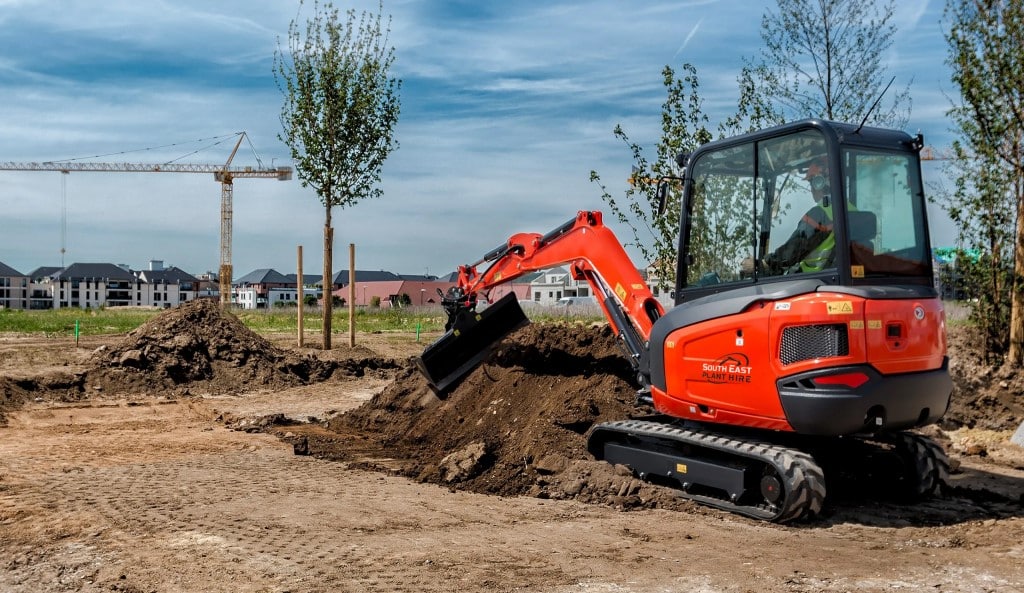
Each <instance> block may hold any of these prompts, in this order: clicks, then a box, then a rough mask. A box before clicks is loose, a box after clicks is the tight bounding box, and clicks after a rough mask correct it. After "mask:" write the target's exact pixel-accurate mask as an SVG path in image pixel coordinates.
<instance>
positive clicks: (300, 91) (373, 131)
mask: <svg viewBox="0 0 1024 593" xmlns="http://www.w3.org/2000/svg"><path fill="white" fill-rule="evenodd" d="M382 13H383V5H380V6H379V10H378V12H377V14H370V13H366V12H364V13H362V14H361V15H357V14H356V12H355V11H354V10H349V11H347V12H346V13H345V18H342V15H341V13H340V12H339V11H338V10H337V9H336V8H334V7H333V6H332V5H331V4H330V3H329V2H328V3H324V4H320V3H319V2H318V1H314V3H313V15H312V16H311V17H310V19H309V20H308V21H306V22H305V24H304V25H303V24H302V23H300V22H299V21H298V19H296V20H293V21H292V22H291V23H290V25H289V27H288V38H287V45H286V47H281V44H280V42H279V43H278V48H277V51H276V52H275V54H274V78H275V80H276V81H277V84H278V88H279V89H280V90H281V93H282V94H283V95H284V103H283V106H282V108H281V125H282V129H283V131H282V133H281V134H280V135H279V137H280V139H281V140H282V141H283V142H284V143H285V144H287V145H288V148H289V149H290V151H291V157H292V160H293V161H294V163H295V169H296V171H297V174H298V177H299V179H300V180H301V182H302V185H303V187H312V188H313V189H314V190H315V191H316V193H317V195H318V196H319V198H320V201H321V203H322V204H323V205H324V207H325V214H324V275H323V277H324V278H325V279H329V278H332V277H333V271H332V267H333V266H332V257H331V256H332V252H333V245H334V235H333V228H332V226H331V209H332V208H333V207H334V206H339V207H342V208H344V207H346V206H351V205H354V204H355V203H357V202H358V201H360V200H362V199H364V198H375V197H379V196H380V195H381V193H382V189H381V187H380V185H379V182H380V175H381V168H382V166H383V164H384V161H385V160H386V159H387V157H388V155H389V154H390V153H391V151H392V150H394V149H396V148H398V142H397V141H396V140H395V138H394V129H395V125H396V124H397V122H398V114H399V111H400V100H399V90H400V89H401V84H402V83H401V80H398V79H396V78H392V77H391V76H390V70H391V65H392V63H393V62H394V48H392V47H388V45H387V42H388V35H389V33H390V29H389V28H388V27H386V26H384V23H383V17H382ZM388 22H389V23H390V19H389V21H388ZM332 302H333V300H332V299H324V304H325V306H324V348H325V349H330V347H331V344H330V335H331V323H330V320H331V308H332Z"/></svg>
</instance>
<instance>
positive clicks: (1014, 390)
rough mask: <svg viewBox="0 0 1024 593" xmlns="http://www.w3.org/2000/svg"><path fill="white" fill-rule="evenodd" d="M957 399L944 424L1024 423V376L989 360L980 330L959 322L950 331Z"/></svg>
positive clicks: (997, 426)
mask: <svg viewBox="0 0 1024 593" xmlns="http://www.w3.org/2000/svg"><path fill="white" fill-rule="evenodd" d="M947 337H948V340H949V352H950V367H949V371H950V374H951V375H952V377H953V398H952V401H951V402H950V405H949V411H948V412H946V416H945V417H944V418H943V419H942V422H941V426H942V427H943V428H945V429H947V430H951V429H956V428H960V427H964V426H965V427H968V428H983V429H987V430H997V431H1006V430H1010V431H1012V430H1015V429H1016V428H1017V427H1018V426H1020V424H1021V422H1024V376H1021V374H1020V373H1019V369H1017V368H1014V367H1013V366H1012V365H1002V366H994V365H992V364H989V363H986V362H985V361H984V360H983V358H982V356H981V353H980V352H979V351H978V348H977V344H981V343H982V342H981V339H980V337H979V335H978V331H977V329H976V328H973V327H966V326H963V325H958V326H954V327H950V328H949V329H948V331H947Z"/></svg>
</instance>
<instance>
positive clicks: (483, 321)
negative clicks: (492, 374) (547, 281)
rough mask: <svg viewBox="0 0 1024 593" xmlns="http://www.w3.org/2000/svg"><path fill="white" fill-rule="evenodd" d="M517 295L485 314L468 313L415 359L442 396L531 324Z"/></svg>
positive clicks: (496, 302)
mask: <svg viewBox="0 0 1024 593" xmlns="http://www.w3.org/2000/svg"><path fill="white" fill-rule="evenodd" d="M529 322H530V320H529V319H527V318H526V314H525V313H523V309H522V308H521V307H520V306H519V301H518V300H517V299H516V295H515V294H514V293H509V294H507V295H505V296H503V297H502V298H500V299H498V300H497V301H495V303H494V304H493V305H491V306H489V307H487V308H486V309H484V310H483V311H481V312H479V313H477V312H473V311H467V312H466V313H465V314H462V315H460V317H459V318H458V319H456V321H455V324H454V325H453V326H452V328H451V329H449V330H448V331H447V332H446V333H445V334H444V335H443V336H441V337H440V338H439V339H438V340H437V341H436V342H434V343H433V344H431V345H429V346H427V348H426V349H425V350H424V351H423V354H421V355H419V356H418V357H416V359H415V360H416V366H418V367H419V369H420V372H422V373H423V375H424V376H425V377H426V378H427V381H429V382H430V386H431V387H432V388H433V389H434V391H435V392H437V393H438V394H439V395H440V394H443V393H444V392H445V390H446V389H448V387H450V386H451V385H452V383H454V382H455V381H457V380H459V379H460V378H462V376H463V375H465V374H466V373H468V372H470V371H471V370H473V368H474V367H476V365H478V364H480V362H481V361H483V360H484V359H485V358H487V355H488V354H490V351H491V347H492V346H493V345H494V344H495V343H496V342H497V341H498V340H501V339H502V338H504V337H505V336H507V335H508V334H510V333H512V332H513V331H514V330H516V329H518V328H520V327H522V326H524V325H526V324H528V323H529Z"/></svg>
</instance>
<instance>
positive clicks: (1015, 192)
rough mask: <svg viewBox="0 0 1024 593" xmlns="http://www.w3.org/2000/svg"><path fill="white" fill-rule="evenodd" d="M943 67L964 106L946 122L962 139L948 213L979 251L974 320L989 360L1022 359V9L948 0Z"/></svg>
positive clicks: (1003, 2) (1002, 2)
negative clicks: (946, 55)
mask: <svg viewBox="0 0 1024 593" xmlns="http://www.w3.org/2000/svg"><path fill="white" fill-rule="evenodd" d="M946 16H947V18H948V19H949V21H950V22H949V30H948V33H947V41H948V42H949V47H950V54H949V59H948V63H949V65H950V66H951V67H952V70H953V83H954V84H955V85H956V86H957V87H958V89H959V91H960V97H961V101H962V102H961V104H960V105H958V106H956V107H954V108H953V109H952V110H951V111H950V113H949V115H950V116H951V118H952V119H953V121H954V123H955V124H956V127H957V131H958V133H959V137H960V140H959V141H958V142H957V143H956V144H955V145H954V150H955V154H956V157H957V160H956V161H955V162H956V165H955V166H956V167H957V171H956V172H957V175H956V180H957V181H956V191H955V193H954V195H953V198H952V200H950V202H949V203H948V204H947V211H948V212H949V213H950V216H951V217H952V218H953V220H954V221H955V222H957V223H959V226H960V229H961V238H962V239H963V240H964V242H965V243H966V244H967V246H969V247H976V248H978V249H980V250H981V252H982V257H981V258H980V260H979V261H978V263H977V264H975V265H974V267H975V270H974V276H973V277H972V278H971V279H972V280H973V285H972V286H973V288H974V289H975V292H976V294H977V295H978V297H979V298H978V301H977V304H976V306H975V308H974V310H973V314H974V316H975V317H976V319H977V320H978V321H979V322H980V326H981V327H982V328H983V330H985V331H986V349H987V351H988V353H989V354H1000V353H1003V352H1005V353H1006V355H1007V359H1008V361H1009V362H1011V363H1012V364H1016V365H1019V364H1020V363H1021V361H1022V357H1024V310H1022V309H1024V285H1022V278H1024V54H1022V52H1021V47H1022V46H1024V5H1022V4H1021V2H1019V1H1018V0H949V2H948V3H947V5H946Z"/></svg>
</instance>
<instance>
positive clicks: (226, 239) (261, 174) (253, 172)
mask: <svg viewBox="0 0 1024 593" xmlns="http://www.w3.org/2000/svg"><path fill="white" fill-rule="evenodd" d="M244 139H245V132H240V133H239V137H238V142H237V143H235V147H234V149H233V150H232V151H231V155H230V156H228V160H227V161H226V162H225V163H224V164H223V165H205V164H189V163H181V164H179V163H163V164H155V163H87V162H70V161H46V162H25V163H18V162H0V171H58V172H60V173H63V174H68V173H71V172H80V171H95V172H103V173H213V179H214V181H219V182H220V272H219V273H220V276H219V281H220V302H221V304H222V305H225V306H226V305H228V304H230V303H231V278H232V274H233V268H232V265H231V233H232V218H233V214H232V213H233V206H232V202H233V198H234V180H235V179H250V178H251V179H277V180H279V181H287V180H289V179H291V178H292V168H291V167H276V168H263V167H257V168H253V167H232V166H231V162H232V161H233V160H234V158H235V154H236V153H237V152H238V148H239V147H240V146H241V145H242V140H244Z"/></svg>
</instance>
